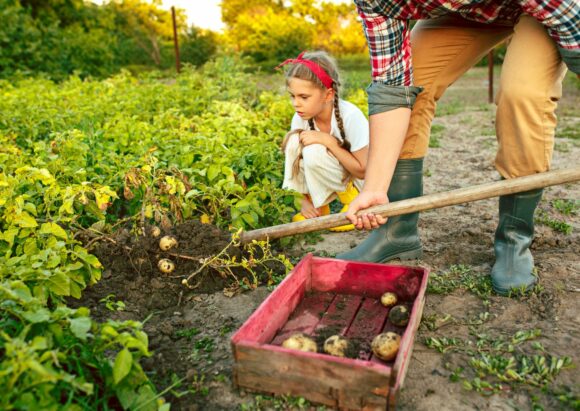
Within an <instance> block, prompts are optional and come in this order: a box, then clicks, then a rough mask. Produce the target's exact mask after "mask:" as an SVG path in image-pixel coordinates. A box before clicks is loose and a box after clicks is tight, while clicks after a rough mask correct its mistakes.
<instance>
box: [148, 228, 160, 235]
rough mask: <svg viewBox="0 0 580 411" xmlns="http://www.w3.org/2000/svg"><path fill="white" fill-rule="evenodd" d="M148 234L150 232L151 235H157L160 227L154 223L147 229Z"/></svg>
mask: <svg viewBox="0 0 580 411" xmlns="http://www.w3.org/2000/svg"><path fill="white" fill-rule="evenodd" d="M149 234H151V237H159V236H160V235H161V229H160V228H159V227H157V226H155V225H154V226H153V227H151V228H150V229H149Z"/></svg>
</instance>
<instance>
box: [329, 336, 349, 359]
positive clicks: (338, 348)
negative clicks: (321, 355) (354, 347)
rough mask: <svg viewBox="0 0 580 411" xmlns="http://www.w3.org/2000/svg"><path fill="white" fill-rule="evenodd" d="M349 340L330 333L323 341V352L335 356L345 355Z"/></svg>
mask: <svg viewBox="0 0 580 411" xmlns="http://www.w3.org/2000/svg"><path fill="white" fill-rule="evenodd" d="M348 346H349V342H348V340H347V339H346V338H344V337H343V336H341V335H331V336H330V337H328V338H327V339H326V341H324V352H325V353H327V354H330V355H334V356H336V357H346V350H347V349H348Z"/></svg>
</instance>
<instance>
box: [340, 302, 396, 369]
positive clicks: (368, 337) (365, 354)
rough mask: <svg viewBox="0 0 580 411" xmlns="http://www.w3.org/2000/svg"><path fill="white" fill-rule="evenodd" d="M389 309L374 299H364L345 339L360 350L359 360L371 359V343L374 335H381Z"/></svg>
mask: <svg viewBox="0 0 580 411" xmlns="http://www.w3.org/2000/svg"><path fill="white" fill-rule="evenodd" d="M388 313H389V309H388V308H387V307H385V306H383V305H382V304H381V302H380V301H379V300H377V299H375V298H365V299H364V301H363V303H362V305H361V307H360V309H359V310H358V312H357V314H356V317H355V319H354V321H353V322H352V324H351V325H350V327H349V329H348V331H347V332H346V337H347V338H348V339H350V340H352V341H353V342H356V343H357V344H358V345H359V346H360V348H361V350H360V352H359V357H358V358H360V359H361V360H368V359H370V357H371V354H372V353H371V342H372V340H373V338H375V336H376V335H378V334H380V333H381V330H382V329H383V325H384V323H385V321H386V319H387V314H388Z"/></svg>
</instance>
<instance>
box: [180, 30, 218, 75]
mask: <svg viewBox="0 0 580 411" xmlns="http://www.w3.org/2000/svg"><path fill="white" fill-rule="evenodd" d="M180 44H181V61H183V62H184V63H191V64H193V65H194V66H200V65H202V64H204V63H205V62H207V61H208V60H209V59H211V58H212V57H213V56H214V55H215V53H216V51H217V45H218V36H217V34H216V33H214V32H213V31H210V30H203V29H200V28H198V27H195V26H191V27H190V28H189V30H188V32H187V33H186V34H185V35H184V36H182V37H181V40H180Z"/></svg>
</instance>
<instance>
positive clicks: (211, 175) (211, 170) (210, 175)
mask: <svg viewBox="0 0 580 411" xmlns="http://www.w3.org/2000/svg"><path fill="white" fill-rule="evenodd" d="M219 173H220V169H219V167H218V166H216V165H211V166H209V167H208V169H207V179H208V180H209V181H210V182H212V181H213V180H214V179H215V178H216V177H217V176H218V174H219Z"/></svg>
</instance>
